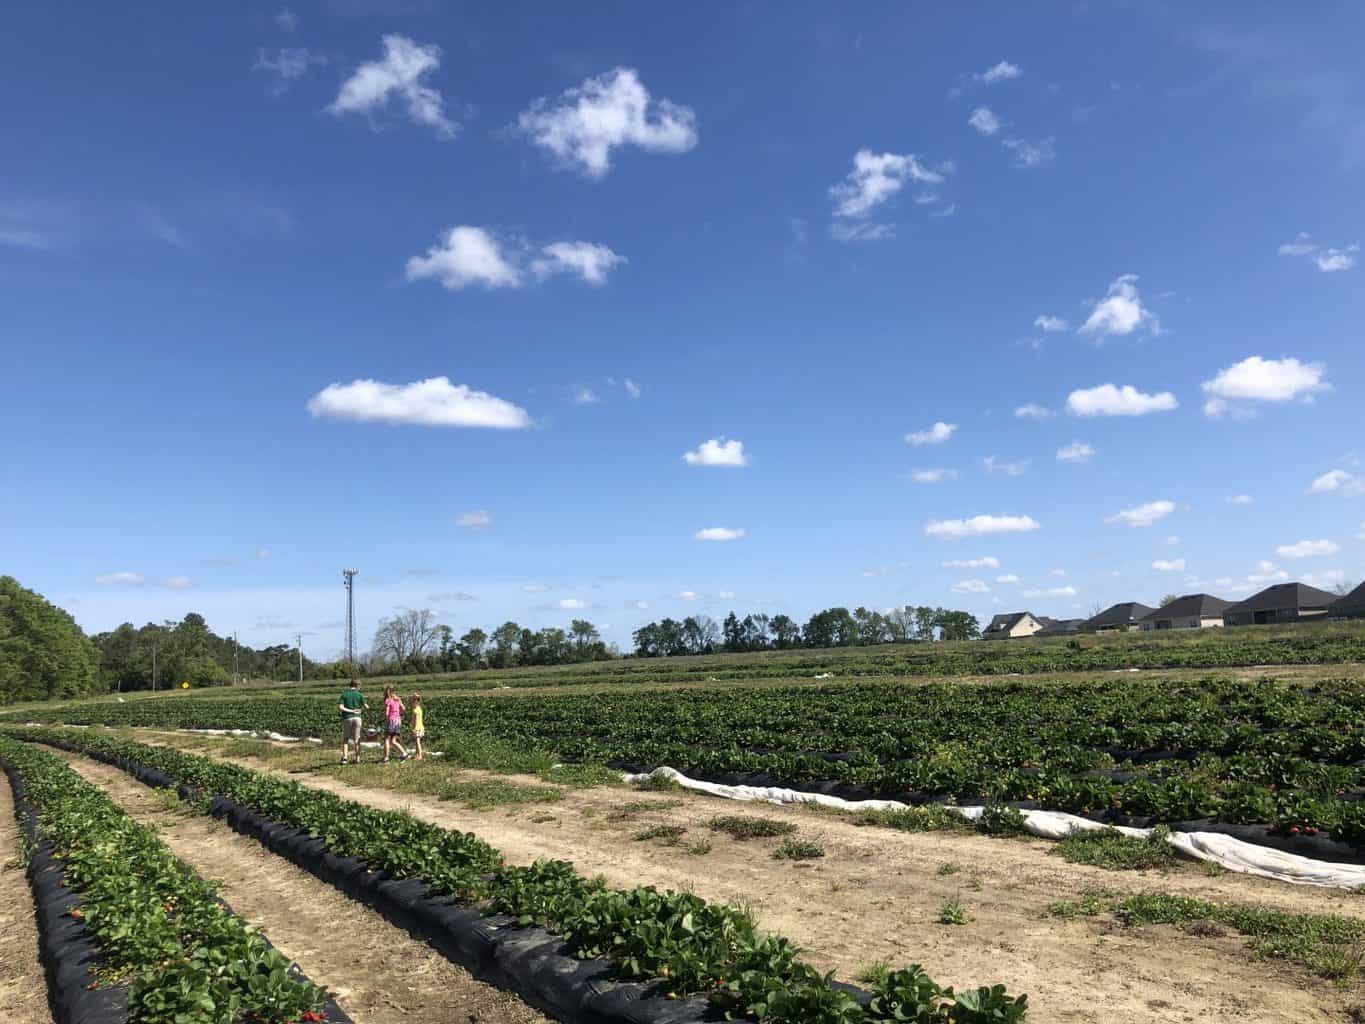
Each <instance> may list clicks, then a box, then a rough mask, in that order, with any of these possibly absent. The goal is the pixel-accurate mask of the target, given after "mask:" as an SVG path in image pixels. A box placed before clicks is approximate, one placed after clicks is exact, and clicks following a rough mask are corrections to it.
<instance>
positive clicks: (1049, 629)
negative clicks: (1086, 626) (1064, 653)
mask: <svg viewBox="0 0 1365 1024" xmlns="http://www.w3.org/2000/svg"><path fill="white" fill-rule="evenodd" d="M1084 622H1085V619H1049V620H1048V624H1047V625H1046V626H1045V627H1044V628H1042V629H1040V630H1038V632H1036V633H1034V634H1033V635H1034V636H1061V635H1063V634H1065V633H1075V632H1077V631H1078V630H1079V629H1080V628H1081V626H1082V624H1083V623H1084Z"/></svg>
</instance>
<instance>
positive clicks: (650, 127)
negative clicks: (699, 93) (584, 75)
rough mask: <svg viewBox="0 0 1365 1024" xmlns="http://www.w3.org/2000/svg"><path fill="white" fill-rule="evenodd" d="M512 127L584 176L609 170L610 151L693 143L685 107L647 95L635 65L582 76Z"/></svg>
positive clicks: (662, 149)
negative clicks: (575, 83) (572, 86)
mask: <svg viewBox="0 0 1365 1024" xmlns="http://www.w3.org/2000/svg"><path fill="white" fill-rule="evenodd" d="M517 131H519V132H520V133H521V134H522V135H524V136H526V137H527V138H528V139H530V140H531V141H532V142H533V143H535V144H536V145H537V146H540V147H541V148H542V149H545V150H548V151H549V152H550V153H552V154H554V156H555V158H556V159H557V160H559V161H560V162H561V163H562V164H564V165H565V166H567V167H571V168H574V169H575V170H578V171H579V172H581V173H582V174H584V175H586V176H587V177H589V178H601V177H603V176H604V175H605V174H606V173H607V172H608V171H610V170H611V161H612V150H615V149H620V148H621V147H623V146H638V147H639V148H640V149H643V150H644V151H645V152H647V153H685V152H687V151H688V150H689V149H692V148H693V147H694V146H696V145H697V141H698V134H697V115H696V114H695V112H693V110H692V109H691V108H690V107H685V106H682V105H681V104H678V103H674V102H672V101H670V100H666V99H658V100H655V99H653V98H651V96H650V94H649V90H648V89H646V88H645V85H644V83H643V82H642V81H640V74H639V72H638V71H636V70H635V69H634V68H615V69H613V70H611V71H608V72H607V73H606V74H602V75H597V76H595V77H593V78H588V79H585V80H584V81H583V82H582V84H580V85H577V86H575V87H574V88H572V89H569V90H567V91H565V92H563V93H561V94H560V95H559V96H556V97H553V98H551V97H548V96H542V97H541V98H540V99H538V100H536V101H535V102H534V103H532V104H531V106H530V107H529V108H527V109H526V110H524V111H523V112H522V113H521V115H520V116H519V117H518V118H517Z"/></svg>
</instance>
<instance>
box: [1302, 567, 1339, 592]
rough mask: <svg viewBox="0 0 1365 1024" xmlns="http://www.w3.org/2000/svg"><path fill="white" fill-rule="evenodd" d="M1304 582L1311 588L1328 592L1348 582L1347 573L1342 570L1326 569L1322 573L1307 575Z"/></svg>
mask: <svg viewBox="0 0 1365 1024" xmlns="http://www.w3.org/2000/svg"><path fill="white" fill-rule="evenodd" d="M1303 581H1304V582H1305V583H1307V584H1308V585H1309V586H1310V587H1317V588H1318V589H1320V590H1326V589H1328V588H1329V587H1335V586H1338V585H1340V584H1341V583H1344V582H1345V581H1346V573H1345V572H1344V571H1342V570H1341V569H1324V570H1323V571H1322V572H1310V573H1305V574H1304V577H1303Z"/></svg>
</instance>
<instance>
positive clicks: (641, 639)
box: [631, 622, 663, 658]
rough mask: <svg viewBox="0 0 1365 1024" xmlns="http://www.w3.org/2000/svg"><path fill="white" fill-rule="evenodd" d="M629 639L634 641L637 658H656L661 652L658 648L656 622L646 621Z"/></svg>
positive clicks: (657, 627)
mask: <svg viewBox="0 0 1365 1024" xmlns="http://www.w3.org/2000/svg"><path fill="white" fill-rule="evenodd" d="M631 639H632V640H634V641H635V656H636V657H637V658H657V657H659V655H660V654H662V653H663V652H662V651H661V650H660V648H659V626H658V624H657V623H654V622H646V623H645V624H644V625H643V626H641V627H640V628H639V629H637V630H636V631H635V632H634V633H632V634H631Z"/></svg>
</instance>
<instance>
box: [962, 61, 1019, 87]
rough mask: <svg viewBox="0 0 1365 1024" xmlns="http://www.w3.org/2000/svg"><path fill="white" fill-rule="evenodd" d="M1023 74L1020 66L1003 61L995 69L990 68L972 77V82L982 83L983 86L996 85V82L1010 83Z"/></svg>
mask: <svg viewBox="0 0 1365 1024" xmlns="http://www.w3.org/2000/svg"><path fill="white" fill-rule="evenodd" d="M1023 73H1024V72H1023V71H1022V70H1021V69H1020V67H1019V65H1018V64H1011V63H1010V62H1009V61H1007V60H1002V61H1001V62H1000V63H999V64H996V65H995V66H994V67H989V68H987V69H986V70H985V71H982V72H979V73H978V74H974V75H972V81H974V82H981V83H982V84H983V85H994V84H995V83H996V82H1008V81H1009V80H1010V79H1012V78H1018V77H1019V76H1020V75H1022V74H1023Z"/></svg>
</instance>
